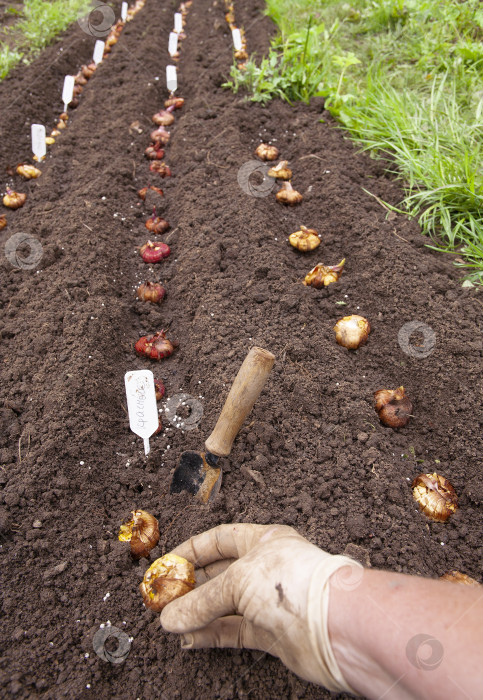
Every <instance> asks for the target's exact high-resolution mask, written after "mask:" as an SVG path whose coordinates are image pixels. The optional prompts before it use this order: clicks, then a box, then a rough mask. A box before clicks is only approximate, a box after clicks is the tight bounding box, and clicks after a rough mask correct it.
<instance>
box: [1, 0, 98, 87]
mask: <svg viewBox="0 0 483 700" xmlns="http://www.w3.org/2000/svg"><path fill="white" fill-rule="evenodd" d="M90 5H91V3H90V0H53V1H52V2H46V1H45V0H25V2H24V5H23V9H22V12H21V13H20V18H19V20H18V21H17V22H15V24H13V25H11V26H10V27H8V28H6V29H4V30H3V32H2V33H1V34H0V80H3V78H5V77H6V76H7V75H8V73H9V72H10V71H11V70H12V68H13V67H14V66H15V65H17V63H18V62H19V61H24V62H25V63H28V62H29V61H30V60H31V59H32V58H33V57H34V56H35V55H36V54H37V53H38V52H39V51H40V50H41V49H43V48H45V47H46V46H47V45H48V44H50V43H51V42H52V40H53V39H54V38H55V37H56V36H57V35H58V34H59V33H60V32H62V31H63V30H64V29H66V27H68V26H69V24H71V23H72V22H74V21H75V20H77V18H78V16H79V14H80V13H83V12H87V11H88V9H89V7H90ZM5 11H6V12H7V13H9V14H13V13H15V14H17V13H18V12H17V11H16V10H15V12H14V10H13V8H8V7H7V8H6V10H5Z"/></svg>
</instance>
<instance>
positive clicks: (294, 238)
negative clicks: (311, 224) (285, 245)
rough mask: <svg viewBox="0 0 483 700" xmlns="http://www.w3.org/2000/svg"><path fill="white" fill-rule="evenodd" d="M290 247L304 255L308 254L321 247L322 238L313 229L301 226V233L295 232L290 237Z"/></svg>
mask: <svg viewBox="0 0 483 700" xmlns="http://www.w3.org/2000/svg"><path fill="white" fill-rule="evenodd" d="M288 240H289V242H290V245H292V246H293V247H294V248H297V250H300V251H301V252H302V253H307V252H309V251H311V250H315V249H316V248H318V246H319V245H320V238H319V234H318V233H317V231H316V230H315V229H313V228H307V227H306V226H301V227H300V231H295V233H291V234H290V236H289V237H288Z"/></svg>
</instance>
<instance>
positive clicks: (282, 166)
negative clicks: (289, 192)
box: [267, 160, 292, 180]
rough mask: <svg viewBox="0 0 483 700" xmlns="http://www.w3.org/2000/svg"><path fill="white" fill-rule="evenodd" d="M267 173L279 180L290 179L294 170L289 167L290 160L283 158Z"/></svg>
mask: <svg viewBox="0 0 483 700" xmlns="http://www.w3.org/2000/svg"><path fill="white" fill-rule="evenodd" d="M267 175H268V176H269V177H275V178H277V179H278V180H290V179H291V178H292V171H291V170H290V168H289V167H288V160H281V161H280V163H279V164H278V165H275V166H274V167H273V168H270V170H269V171H268V173H267Z"/></svg>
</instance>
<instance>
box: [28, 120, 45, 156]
mask: <svg viewBox="0 0 483 700" xmlns="http://www.w3.org/2000/svg"><path fill="white" fill-rule="evenodd" d="M31 133H32V152H33V154H34V155H35V156H37V158H38V159H39V160H40V159H41V158H43V157H44V156H45V154H46V153H47V146H46V144H45V126H44V125H43V124H32V128H31Z"/></svg>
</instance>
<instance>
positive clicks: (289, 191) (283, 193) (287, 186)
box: [275, 180, 303, 207]
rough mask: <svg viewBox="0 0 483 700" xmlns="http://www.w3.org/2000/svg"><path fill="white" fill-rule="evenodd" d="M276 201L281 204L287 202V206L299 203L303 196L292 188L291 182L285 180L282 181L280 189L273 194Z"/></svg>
mask: <svg viewBox="0 0 483 700" xmlns="http://www.w3.org/2000/svg"><path fill="white" fill-rule="evenodd" d="M275 197H276V198H277V202H280V203H281V204H287V206H289V207H294V206H295V205H296V204H300V202H301V201H302V199H303V197H302V195H301V194H300V192H297V190H294V188H293V187H292V184H291V183H290V182H289V181H288V180H287V181H284V182H282V187H281V189H280V190H279V191H278V192H277V194H276V195H275Z"/></svg>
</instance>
